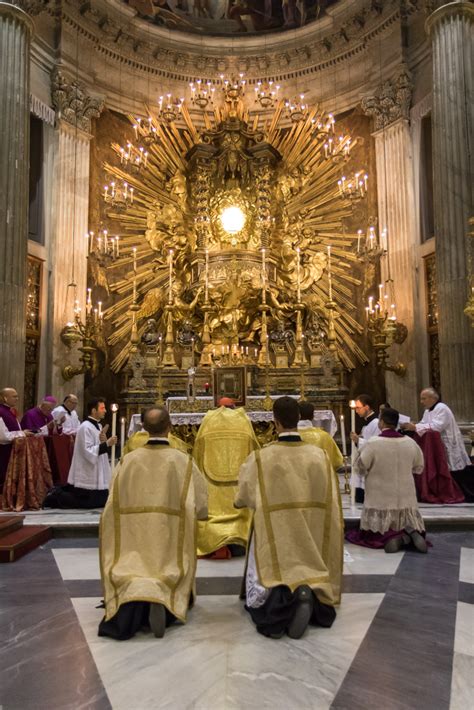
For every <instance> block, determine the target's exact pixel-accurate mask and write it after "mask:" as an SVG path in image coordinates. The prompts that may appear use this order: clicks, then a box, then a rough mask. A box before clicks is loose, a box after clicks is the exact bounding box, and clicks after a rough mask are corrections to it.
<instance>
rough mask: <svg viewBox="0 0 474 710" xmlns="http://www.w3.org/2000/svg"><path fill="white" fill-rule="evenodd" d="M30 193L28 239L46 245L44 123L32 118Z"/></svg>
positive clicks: (34, 117)
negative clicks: (44, 222)
mask: <svg viewBox="0 0 474 710" xmlns="http://www.w3.org/2000/svg"><path fill="white" fill-rule="evenodd" d="M29 189H30V193H29V224H28V238H29V239H32V240H33V241H34V242H38V244H44V233H43V231H44V230H43V122H42V121H41V120H40V119H39V118H37V117H36V116H30V186H29Z"/></svg>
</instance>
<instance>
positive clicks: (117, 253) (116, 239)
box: [115, 237, 120, 256]
mask: <svg viewBox="0 0 474 710" xmlns="http://www.w3.org/2000/svg"><path fill="white" fill-rule="evenodd" d="M115 254H116V256H118V255H119V254H120V248H119V238H118V237H115Z"/></svg>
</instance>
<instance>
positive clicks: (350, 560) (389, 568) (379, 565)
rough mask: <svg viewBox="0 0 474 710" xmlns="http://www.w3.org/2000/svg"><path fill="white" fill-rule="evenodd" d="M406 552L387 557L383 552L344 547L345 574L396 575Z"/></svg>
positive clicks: (349, 545)
mask: <svg viewBox="0 0 474 710" xmlns="http://www.w3.org/2000/svg"><path fill="white" fill-rule="evenodd" d="M404 554H405V553H404V552H394V553H393V554H390V555H387V554H386V553H385V552H384V551H383V550H372V549H370V548H369V547H361V546H360V545H352V544H351V543H347V544H346V545H344V574H395V572H396V571H397V569H398V565H399V564H400V562H401V560H402V558H403V555H404Z"/></svg>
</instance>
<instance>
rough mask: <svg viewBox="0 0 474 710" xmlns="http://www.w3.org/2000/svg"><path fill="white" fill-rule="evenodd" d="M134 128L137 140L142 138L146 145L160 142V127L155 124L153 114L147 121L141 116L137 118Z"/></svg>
mask: <svg viewBox="0 0 474 710" xmlns="http://www.w3.org/2000/svg"><path fill="white" fill-rule="evenodd" d="M133 130H134V131H135V140H138V139H139V138H140V141H141V142H142V143H144V144H145V145H146V146H151V145H153V144H155V143H159V142H160V139H159V137H158V129H157V127H156V126H155V123H154V121H153V118H152V117H151V116H149V117H148V119H147V120H146V121H142V119H141V118H137V122H136V123H135V124H134V126H133Z"/></svg>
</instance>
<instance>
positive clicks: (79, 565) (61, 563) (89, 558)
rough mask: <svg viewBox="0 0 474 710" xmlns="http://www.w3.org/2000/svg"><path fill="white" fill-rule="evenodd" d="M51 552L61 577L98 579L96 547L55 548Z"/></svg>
mask: <svg viewBox="0 0 474 710" xmlns="http://www.w3.org/2000/svg"><path fill="white" fill-rule="evenodd" d="M52 552H53V555H54V559H55V560H56V564H57V565H58V567H59V571H60V573H61V577H62V578H63V579H100V567H99V550H98V548H96V547H89V548H87V547H70V548H63V549H61V548H59V549H58V548H56V549H53V551H52Z"/></svg>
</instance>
